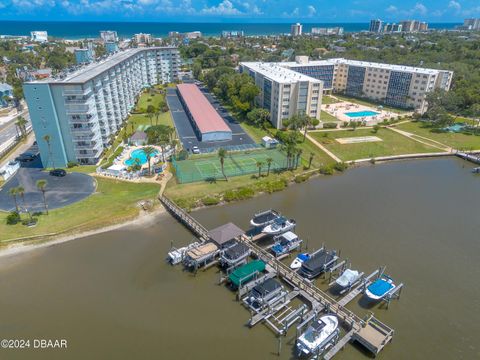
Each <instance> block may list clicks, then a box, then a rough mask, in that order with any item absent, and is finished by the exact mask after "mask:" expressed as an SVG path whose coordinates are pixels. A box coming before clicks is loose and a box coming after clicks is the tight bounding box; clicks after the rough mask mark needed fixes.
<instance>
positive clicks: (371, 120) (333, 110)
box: [322, 101, 400, 126]
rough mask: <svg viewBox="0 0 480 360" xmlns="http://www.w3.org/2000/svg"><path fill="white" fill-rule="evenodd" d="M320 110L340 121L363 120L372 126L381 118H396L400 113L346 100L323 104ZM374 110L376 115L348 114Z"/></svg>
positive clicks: (380, 120) (379, 121) (381, 119)
mask: <svg viewBox="0 0 480 360" xmlns="http://www.w3.org/2000/svg"><path fill="white" fill-rule="evenodd" d="M322 110H323V111H325V112H326V113H328V114H330V115H332V116H334V117H336V118H337V119H338V120H339V122H341V123H349V122H351V121H357V122H363V123H364V124H365V125H366V126H373V125H376V124H378V123H381V122H382V121H383V120H385V119H388V120H390V119H391V118H397V117H399V116H400V114H397V113H394V112H391V111H386V110H382V109H379V108H373V107H368V106H365V105H359V104H354V103H351V102H348V101H342V102H338V103H335V104H323V105H322ZM361 112H374V113H376V114H377V115H373V116H371V115H367V116H348V115H347V114H348V113H361Z"/></svg>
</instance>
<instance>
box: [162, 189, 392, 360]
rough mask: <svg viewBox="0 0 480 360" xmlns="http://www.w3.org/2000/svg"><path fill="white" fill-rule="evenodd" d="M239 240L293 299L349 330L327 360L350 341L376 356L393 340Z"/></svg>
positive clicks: (180, 214) (189, 222) (187, 220)
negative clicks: (332, 316)
mask: <svg viewBox="0 0 480 360" xmlns="http://www.w3.org/2000/svg"><path fill="white" fill-rule="evenodd" d="M159 200H160V201H161V203H162V204H163V205H164V206H165V208H166V209H167V210H168V211H169V212H170V213H171V214H172V215H174V216H175V217H176V218H177V219H178V220H179V221H180V222H181V223H182V224H184V225H185V226H186V227H187V228H188V229H190V231H192V233H194V234H196V235H197V236H198V237H199V238H200V241H201V242H205V241H208V240H209V235H208V230H207V229H206V228H205V227H204V226H203V225H201V224H200V223H199V222H198V221H197V220H195V219H194V218H193V217H192V216H191V215H190V214H188V213H187V212H186V211H184V210H183V209H181V208H180V207H179V206H178V205H176V204H175V203H174V202H173V201H171V200H170V199H168V198H167V197H166V196H163V195H162V196H160V197H159ZM239 240H240V241H242V243H244V244H245V245H247V246H248V247H249V248H250V250H251V252H252V254H253V255H254V256H255V257H257V258H258V259H260V260H262V261H264V262H265V263H266V264H267V268H271V269H273V270H274V271H270V272H271V273H273V272H275V273H276V274H277V276H278V277H279V278H281V279H283V280H284V281H285V282H286V283H288V284H290V285H291V286H292V287H293V290H294V291H293V293H292V295H290V296H297V295H298V296H300V297H303V298H304V299H306V300H307V301H309V302H310V303H311V305H312V311H314V312H315V311H317V312H320V311H326V312H328V313H334V314H335V315H336V316H337V317H338V318H339V320H340V322H341V323H342V324H343V326H344V327H345V328H346V329H347V335H345V336H344V337H343V338H342V339H341V340H340V341H339V342H338V343H337V345H336V346H334V347H333V348H332V349H330V351H329V352H328V353H327V355H328V359H331V358H332V357H333V356H334V355H335V354H336V352H338V351H339V350H340V349H342V348H343V347H344V345H345V344H346V343H348V342H349V341H358V342H359V343H361V344H362V345H363V346H365V348H367V349H368V350H369V351H371V352H372V353H373V354H375V355H376V354H378V353H379V352H380V351H381V350H382V349H383V348H384V347H385V345H386V344H388V343H389V342H390V341H391V340H392V338H393V334H394V330H393V329H391V328H390V327H388V326H387V325H385V324H383V323H381V322H380V321H379V320H377V319H376V318H374V317H373V316H371V317H370V318H369V319H367V320H364V319H362V318H360V317H359V316H357V315H356V314H355V313H353V312H352V311H350V310H348V309H347V308H345V307H344V306H343V305H342V304H341V303H339V302H338V301H337V300H335V299H334V298H332V297H331V296H330V295H328V294H327V293H325V292H324V291H322V290H321V289H319V288H318V287H316V286H315V285H314V284H313V283H311V282H309V281H307V280H306V279H304V278H303V277H301V276H300V275H299V274H298V273H297V272H296V271H294V270H292V269H290V268H289V267H288V266H286V265H285V264H283V263H282V262H280V261H279V260H278V259H276V258H275V257H274V256H273V255H272V254H270V253H269V252H268V251H266V250H265V249H263V248H262V247H260V246H258V245H257V244H256V243H254V242H252V241H251V240H250V238H249V237H248V236H246V235H243V236H241V237H240V239H239ZM344 302H345V301H344ZM255 320H257V318H255ZM258 320H259V319H258Z"/></svg>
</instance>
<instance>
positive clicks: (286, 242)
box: [271, 231, 302, 257]
mask: <svg viewBox="0 0 480 360" xmlns="http://www.w3.org/2000/svg"><path fill="white" fill-rule="evenodd" d="M274 240H275V245H273V246H272V249H271V250H272V252H273V254H274V255H275V256H276V257H278V256H280V255H284V254H288V253H289V252H290V251H293V250H295V249H297V248H299V247H300V245H301V244H302V240H301V239H300V238H299V237H298V235H296V234H294V233H293V232H291V231H287V232H286V233H283V234H281V235H278V236H275V238H274Z"/></svg>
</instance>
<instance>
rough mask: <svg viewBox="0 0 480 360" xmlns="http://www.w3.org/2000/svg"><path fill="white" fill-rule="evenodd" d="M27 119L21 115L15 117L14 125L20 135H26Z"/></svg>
mask: <svg viewBox="0 0 480 360" xmlns="http://www.w3.org/2000/svg"><path fill="white" fill-rule="evenodd" d="M27 122H28V121H27V120H25V119H24V118H23V117H22V116H19V117H18V118H17V121H16V122H15V125H17V127H18V129H19V130H20V136H21V137H25V136H26V135H27V129H26V127H25V126H26V125H27Z"/></svg>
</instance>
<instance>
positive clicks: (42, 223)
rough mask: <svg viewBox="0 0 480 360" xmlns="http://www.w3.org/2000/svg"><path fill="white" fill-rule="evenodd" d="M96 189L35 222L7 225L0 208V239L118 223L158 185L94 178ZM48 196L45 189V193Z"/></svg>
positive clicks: (153, 195) (152, 195)
mask: <svg viewBox="0 0 480 360" xmlns="http://www.w3.org/2000/svg"><path fill="white" fill-rule="evenodd" d="M96 180H97V192H96V193H95V194H93V195H91V196H90V197H88V198H86V199H84V200H82V201H80V202H78V203H76V204H73V205H69V206H66V207H64V208H62V209H56V210H51V211H50V214H49V215H42V216H40V217H39V219H38V224H37V226H35V227H33V228H27V227H26V226H24V225H21V224H17V225H6V221H5V218H6V216H7V213H5V212H0V241H1V242H7V241H8V240H10V239H15V238H19V237H26V236H36V235H45V234H52V233H59V232H64V231H70V230H71V231H73V232H80V231H85V230H91V229H95V228H99V227H103V226H107V225H113V224H118V223H121V222H123V221H125V220H127V219H130V218H133V217H135V216H136V215H138V213H139V208H138V207H137V203H138V202H139V201H140V200H146V199H150V200H154V199H155V198H156V195H157V194H158V191H159V190H160V186H159V185H157V184H137V183H129V182H125V181H118V180H111V179H103V178H97V179H96ZM47 199H48V193H47Z"/></svg>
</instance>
